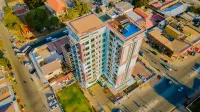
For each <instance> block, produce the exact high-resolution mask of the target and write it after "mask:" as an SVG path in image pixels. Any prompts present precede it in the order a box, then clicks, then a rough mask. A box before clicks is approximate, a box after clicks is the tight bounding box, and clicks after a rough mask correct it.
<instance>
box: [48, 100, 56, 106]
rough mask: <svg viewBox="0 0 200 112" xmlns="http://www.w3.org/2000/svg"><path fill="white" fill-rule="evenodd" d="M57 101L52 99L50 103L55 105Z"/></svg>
mask: <svg viewBox="0 0 200 112" xmlns="http://www.w3.org/2000/svg"><path fill="white" fill-rule="evenodd" d="M56 103H57V101H56V100H53V101H51V102H50V103H49V106H53V105H54V104H56Z"/></svg>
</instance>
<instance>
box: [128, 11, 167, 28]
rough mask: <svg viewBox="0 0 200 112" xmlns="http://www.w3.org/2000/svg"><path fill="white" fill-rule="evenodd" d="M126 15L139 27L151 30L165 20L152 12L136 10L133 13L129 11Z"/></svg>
mask: <svg viewBox="0 0 200 112" xmlns="http://www.w3.org/2000/svg"><path fill="white" fill-rule="evenodd" d="M126 15H127V16H128V17H129V18H131V19H133V20H134V21H135V22H136V23H137V24H138V25H140V26H141V27H143V28H145V29H150V28H152V27H154V26H156V25H158V24H159V22H160V21H162V20H164V17H162V16H161V15H159V14H153V13H152V11H151V10H148V9H141V8H136V9H134V10H133V11H129V12H128V13H126Z"/></svg>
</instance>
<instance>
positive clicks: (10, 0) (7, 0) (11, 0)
mask: <svg viewBox="0 0 200 112" xmlns="http://www.w3.org/2000/svg"><path fill="white" fill-rule="evenodd" d="M13 1H16V0H6V2H7V3H9V2H13Z"/></svg>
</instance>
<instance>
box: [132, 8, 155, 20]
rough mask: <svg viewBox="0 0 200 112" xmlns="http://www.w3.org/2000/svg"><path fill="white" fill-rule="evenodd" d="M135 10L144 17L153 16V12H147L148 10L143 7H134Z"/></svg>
mask: <svg viewBox="0 0 200 112" xmlns="http://www.w3.org/2000/svg"><path fill="white" fill-rule="evenodd" d="M134 12H135V13H137V14H138V15H140V16H141V17H143V18H148V17H151V16H152V13H149V12H146V11H144V10H142V9H141V8H136V9H134Z"/></svg>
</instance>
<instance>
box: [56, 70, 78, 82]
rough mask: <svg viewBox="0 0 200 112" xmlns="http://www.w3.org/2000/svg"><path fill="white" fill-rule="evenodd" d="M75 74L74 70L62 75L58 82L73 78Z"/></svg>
mask: <svg viewBox="0 0 200 112" xmlns="http://www.w3.org/2000/svg"><path fill="white" fill-rule="evenodd" d="M73 76H74V75H73V74H72V72H70V73H68V74H67V75H66V76H63V77H61V78H60V79H58V80H57V81H56V82H58V83H61V82H63V81H64V80H70V79H72V77H73Z"/></svg>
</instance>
